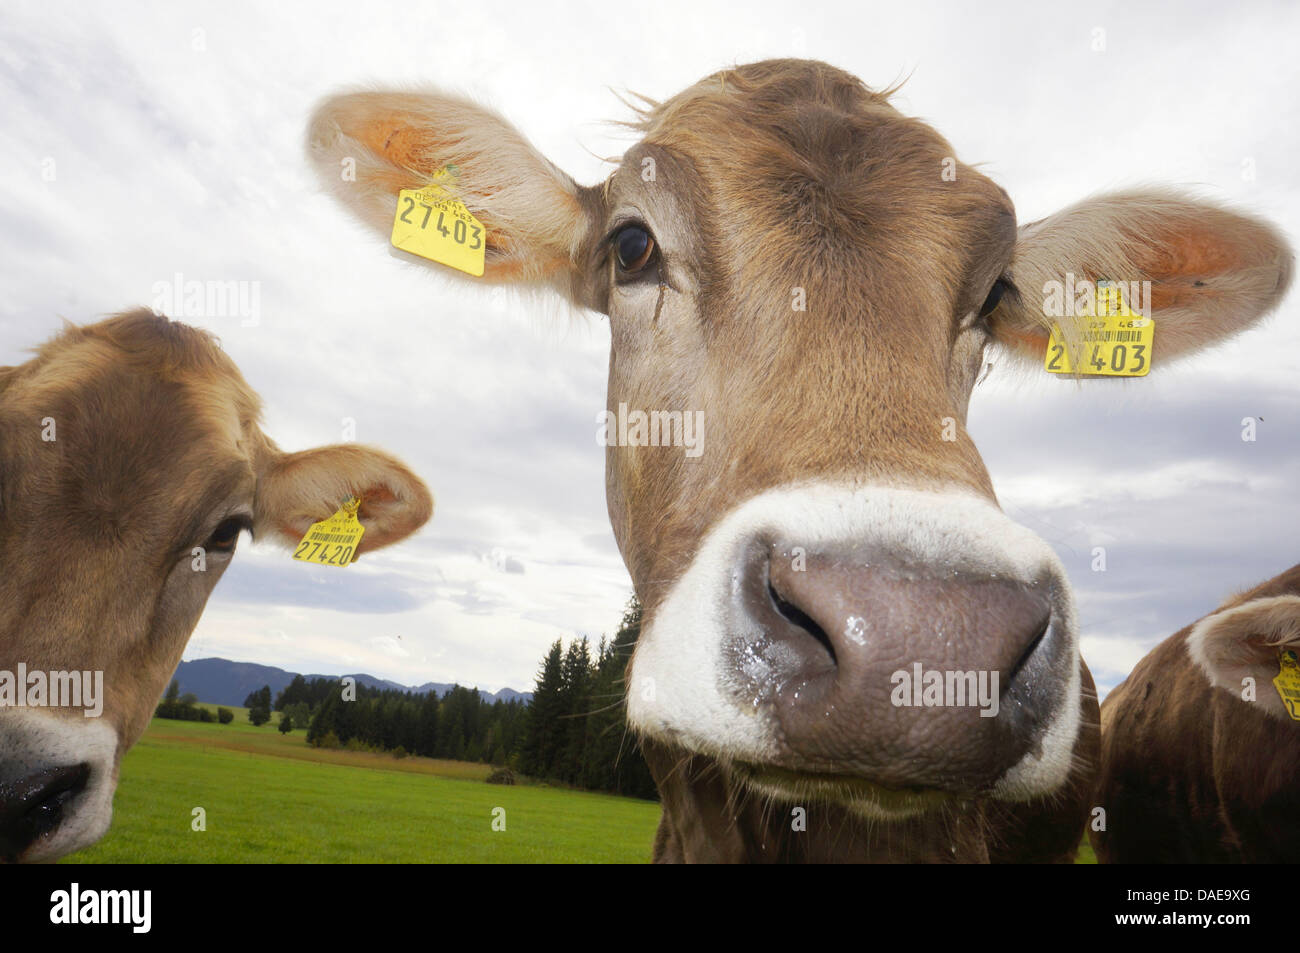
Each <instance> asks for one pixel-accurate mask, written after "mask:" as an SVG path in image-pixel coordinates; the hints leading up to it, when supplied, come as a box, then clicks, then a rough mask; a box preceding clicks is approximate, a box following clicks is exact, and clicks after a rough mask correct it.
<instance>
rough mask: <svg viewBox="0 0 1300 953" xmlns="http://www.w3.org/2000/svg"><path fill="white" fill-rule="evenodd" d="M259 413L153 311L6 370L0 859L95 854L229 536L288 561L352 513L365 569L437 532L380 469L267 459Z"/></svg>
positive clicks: (304, 454)
mask: <svg viewBox="0 0 1300 953" xmlns="http://www.w3.org/2000/svg"><path fill="white" fill-rule="evenodd" d="M260 404H261V402H260V401H259V400H258V397H257V395H256V394H255V393H254V392H253V391H252V390H251V389H250V388H249V386H248V385H247V384H246V383H245V382H244V379H243V377H242V376H241V375H240V373H239V370H238V368H236V367H235V365H234V363H233V362H232V361H231V360H230V358H228V357H227V356H226V355H225V354H224V353H223V352H222V351H221V349H220V348H219V347H218V346H217V344H216V342H215V341H214V340H213V339H212V338H211V337H210V336H209V335H208V334H206V333H205V332H203V331H200V330H197V329H195V328H191V327H187V326H186V325H183V324H178V323H173V322H171V321H168V320H167V319H166V318H163V317H159V316H157V315H155V314H153V313H152V312H148V311H134V312H131V313H127V314H120V315H117V316H116V317H113V318H109V319H108V320H106V321H102V322H100V323H98V324H93V325H89V326H86V327H80V328H74V327H69V328H67V329H66V330H64V331H63V333H61V334H60V335H58V336H57V337H56V338H54V339H53V340H51V341H49V342H48V343H46V344H45V345H43V346H42V347H41V348H39V349H38V350H37V352H36V357H35V358H33V359H32V360H30V361H28V362H27V363H25V364H21V365H19V366H17V367H0V860H6V861H14V860H23V861H48V860H53V859H55V858H57V857H60V856H62V855H64V854H67V853H69V852H70V851H74V850H77V849H79V848H81V847H85V846H86V845H88V844H91V843H93V842H94V841H96V840H98V839H99V838H100V837H101V836H103V834H104V831H105V830H107V829H108V824H109V820H110V817H111V814H112V802H113V791H114V789H115V787H116V785H117V774H118V766H119V764H120V763H121V759H122V755H123V754H124V753H125V752H126V750H127V749H128V748H130V747H131V745H132V744H134V743H135V741H136V739H138V738H139V737H140V733H141V732H142V731H144V729H145V726H146V725H148V724H149V718H150V716H151V715H152V714H153V710H154V706H155V705H156V704H157V703H158V699H159V697H160V695H161V694H162V691H163V688H164V687H165V686H166V683H167V679H168V678H169V677H171V674H172V673H173V672H174V671H175V670H176V666H177V664H178V663H179V662H180V659H181V653H182V651H183V650H184V648H185V643H186V642H187V641H188V639H189V637H190V633H191V632H192V631H193V630H194V626H195V625H196V624H197V623H198V620H199V615H200V613H202V611H203V606H204V604H205V603H206V602H207V600H208V595H209V594H210V593H211V592H212V589H213V587H214V586H215V585H216V583H217V580H218V579H220V578H221V575H222V573H224V572H225V570H226V567H227V566H228V565H229V564H230V560H231V558H232V557H233V556H234V552H235V544H236V543H237V541H238V539H239V535H240V533H241V532H243V531H244V530H248V531H249V532H251V533H252V534H254V536H256V537H257V538H258V539H261V538H263V537H265V538H268V539H271V540H273V541H277V542H280V543H285V544H293V543H296V542H298V540H300V539H301V538H302V536H303V533H304V532H305V530H306V529H307V527H309V526H310V525H311V524H312V523H313V522H316V521H317V520H321V519H324V518H326V517H328V516H330V515H331V514H332V513H334V512H335V511H336V510H337V509H338V508H339V504H340V503H341V502H342V501H344V500H347V499H348V498H349V497H352V496H360V497H361V499H362V505H361V509H360V513H359V517H360V520H361V523H362V525H363V526H365V528H366V530H365V535H364V536H363V537H362V540H361V543H360V546H359V547H358V550H359V551H368V550H372V549H378V548H380V547H381V546H388V545H390V544H391V543H395V542H397V541H398V540H400V539H402V538H403V537H405V536H407V535H409V534H410V533H412V532H414V531H415V530H416V529H418V528H419V527H420V526H421V525H423V524H424V523H425V521H426V520H428V518H429V517H430V515H431V514H432V512H433V498H432V497H431V496H430V494H429V491H428V489H427V488H426V487H425V485H424V484H423V483H422V482H421V481H420V480H419V478H418V477H416V476H415V475H414V474H413V473H412V472H411V471H410V470H409V469H407V468H406V466H404V465H403V464H402V463H400V462H399V461H398V460H396V459H394V458H393V457H391V456H389V455H388V454H386V453H383V452H381V451H379V450H373V449H369V448H367V447H360V446H355V445H344V446H331V447H319V448H317V449H314V450H303V451H300V452H297V453H284V452H283V451H281V450H279V449H278V448H277V447H276V445H275V444H274V443H272V442H271V441H270V440H269V439H268V438H267V437H266V435H265V434H263V433H262V431H261V429H260V427H259V425H258V420H259V417H260V414H261V406H260ZM329 571H331V572H333V571H336V570H329ZM83 676H84V678H83ZM29 680H30V682H31V684H30V685H28V684H27V683H28V681H29ZM58 682H62V684H61V685H60V686H59V687H60V689H61V691H60V693H59V694H58V695H57V697H56V695H55V692H54V691H53V689H54V688H55V685H56V683H58ZM19 686H21V688H19ZM40 686H44V687H43V688H41V689H40V691H39V693H38V692H37V688H38V687H40ZM69 692H71V694H68V693H69ZM24 702H25V704H24ZM56 703H57V704H56Z"/></svg>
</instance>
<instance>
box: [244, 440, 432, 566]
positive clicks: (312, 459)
mask: <svg viewBox="0 0 1300 953" xmlns="http://www.w3.org/2000/svg"><path fill="white" fill-rule="evenodd" d="M352 497H359V498H360V500H361V508H360V509H359V511H358V512H357V518H358V519H359V520H360V521H361V525H362V526H364V527H365V530H366V532H365V535H364V536H362V538H361V543H360V545H358V547H357V552H358V553H363V552H367V551H369V550H372V549H379V548H380V547H383V546H389V545H391V544H393V543H395V542H397V541H398V540H400V539H404V538H405V537H407V536H409V535H411V534H412V533H414V532H415V531H416V530H417V529H419V528H420V527H421V526H423V525H424V524H425V523H426V522H428V520H429V517H430V516H432V515H433V494H432V493H430V492H429V488H428V487H427V486H425V485H424V482H423V481H422V480H421V479H420V478H419V477H417V476H416V475H415V474H414V473H412V472H411V470H410V469H409V468H408V467H407V466H406V465H405V464H404V463H402V462H401V461H400V460H397V459H396V458H394V457H392V456H390V455H388V454H387V453H384V452H383V451H382V450H375V449H372V448H370V447H362V446H356V445H354V444H340V445H337V446H331V447H318V448H316V449H314V450H303V451H301V452H300V453H284V454H276V455H273V456H272V458H271V460H270V462H269V464H268V466H267V468H266V470H265V471H264V472H263V474H262V476H261V477H260V479H259V480H258V484H257V503H256V505H255V507H254V516H253V532H254V534H255V535H256V536H263V535H265V536H269V537H271V538H272V539H275V540H276V541H277V542H280V543H283V544H287V545H294V544H296V543H297V542H298V541H299V540H301V539H302V537H303V534H304V533H306V532H307V529H308V527H310V526H311V524H312V523H316V522H319V521H320V520H323V519H326V518H328V517H329V516H332V515H333V514H334V513H335V512H336V511H337V510H338V509H339V507H340V506H341V505H342V504H343V503H344V502H345V501H346V500H348V499H350V498H352Z"/></svg>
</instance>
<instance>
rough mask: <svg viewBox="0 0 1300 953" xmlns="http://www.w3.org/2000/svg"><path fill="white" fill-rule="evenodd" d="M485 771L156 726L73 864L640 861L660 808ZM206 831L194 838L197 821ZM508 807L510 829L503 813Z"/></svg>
mask: <svg viewBox="0 0 1300 953" xmlns="http://www.w3.org/2000/svg"><path fill="white" fill-rule="evenodd" d="M490 770H491V769H490V768H489V767H488V766H487V765H479V764H469V763H465V762H459V761H438V760H434V759H431V758H416V757H409V758H403V759H400V760H399V759H395V758H393V757H392V756H390V755H381V754H373V753H369V752H354V751H333V750H322V749H316V748H311V747H308V745H307V744H306V741H305V733H304V732H302V731H296V732H293V733H292V734H290V735H287V736H285V735H281V734H280V733H279V732H278V731H276V729H275V728H274V726H273V725H272V724H267V725H263V726H262V727H261V728H254V727H253V726H252V725H250V724H249V723H248V721H247V715H246V714H244V713H237V715H236V719H235V721H234V723H233V724H230V725H218V724H203V723H200V722H184V721H170V720H163V719H157V718H156V719H154V720H153V721H152V722H151V723H150V726H149V729H148V730H147V731H146V732H145V734H144V736H143V737H142V738H141V739H140V741H139V743H138V744H137V745H136V746H135V747H134V748H133V749H132V750H131V751H129V752H128V753H127V755H126V757H125V758H124V759H123V764H122V777H121V782H120V784H119V785H118V790H117V795H116V797H115V799H114V810H113V826H112V828H111V829H110V830H109V832H108V834H107V835H106V836H105V837H104V839H103V840H101V841H100V842H99V843H98V844H96V845H94V846H93V847H90V848H88V849H87V850H84V851H81V852H79V853H76V854H73V855H72V856H70V857H68V858H66V859H65V860H64V861H63V863H350V862H369V863H475V862H498V863H500V862H507V863H509V862H518V863H540V862H551V863H566V862H605V863H643V862H646V861H648V860H649V859H650V849H651V844H652V842H653V839H654V831H655V826H656V824H657V823H658V819H659V806H658V805H657V804H654V803H651V802H648V801H637V800H633V799H631V798H622V797H612V796H608V795H601V794H589V793H586V792H580V791H570V790H565V789H562V788H551V787H541V786H530V785H517V786H512V787H507V786H500V785H494V784H486V783H484V781H483V778H484V777H486V775H487V774H488V772H489V771H490ZM196 807H202V808H203V809H204V810H205V812H206V820H207V830H206V831H202V832H196V831H193V830H191V822H192V817H193V815H192V811H193V809H194V808H196ZM495 808H504V809H505V830H504V831H497V830H493V827H492V822H493V811H494V809H495Z"/></svg>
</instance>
